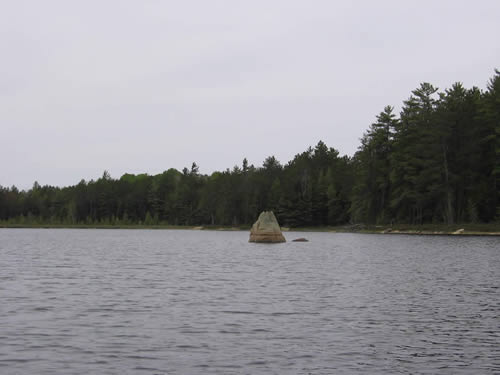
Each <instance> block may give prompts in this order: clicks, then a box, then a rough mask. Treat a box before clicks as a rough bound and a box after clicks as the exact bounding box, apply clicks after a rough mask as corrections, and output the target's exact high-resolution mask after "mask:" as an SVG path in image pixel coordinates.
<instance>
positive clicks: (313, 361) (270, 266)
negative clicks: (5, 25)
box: [0, 229, 500, 375]
mask: <svg viewBox="0 0 500 375" xmlns="http://www.w3.org/2000/svg"><path fill="white" fill-rule="evenodd" d="M285 236H286V237H287V239H288V240H289V241H290V240H291V239H293V238H297V237H307V238H308V239H309V240H310V242H307V243H297V242H296V243H292V242H287V243H285V244H274V245H267V244H252V243H248V242H247V241H248V233H247V232H216V231H187V230H185V231H182V230H179V231H176V230H91V229H87V230H66V229H56V230H49V229H40V230H37V229H0V374H3V375H4V374H273V373H274V374H361V373H365V374H392V373H394V374H396V373H397V374H401V373H411V374H427V373H428V374H437V373H439V374H460V373H463V374H494V373H496V374H498V373H500V319H499V314H500V289H499V287H500V237H457V236H406V235H367V234H336V233H292V232H288V233H285Z"/></svg>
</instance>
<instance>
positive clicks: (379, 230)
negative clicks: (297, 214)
mask: <svg viewBox="0 0 500 375" xmlns="http://www.w3.org/2000/svg"><path fill="white" fill-rule="evenodd" d="M250 228H251V227H250V226H246V225H245V226H243V225H242V226H237V227H235V226H217V225H214V226H211V225H205V226H195V225H162V224H158V225H144V224H127V225H123V224H120V225H111V224H7V223H0V229H136V230H140V229H147V230H210V231H249V230H250ZM281 229H282V231H283V232H285V233H286V232H325V233H359V234H400V235H401V234H406V235H422V236H500V224H464V225H453V226H446V225H439V224H436V225H421V226H419V225H393V226H364V225H347V226H336V227H334V226H332V227H299V228H288V227H282V228H281Z"/></svg>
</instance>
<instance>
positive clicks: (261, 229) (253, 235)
mask: <svg viewBox="0 0 500 375" xmlns="http://www.w3.org/2000/svg"><path fill="white" fill-rule="evenodd" d="M248 242H267V243H276V242H286V239H285V237H284V236H283V234H282V233H281V229H280V225H279V224H278V220H276V217H275V216H274V213H273V212H272V211H264V212H262V213H261V214H260V215H259V218H258V219H257V221H256V222H255V223H254V225H252V229H251V230H250V239H249V241H248Z"/></svg>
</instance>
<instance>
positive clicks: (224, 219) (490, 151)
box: [0, 70, 500, 227]
mask: <svg viewBox="0 0 500 375" xmlns="http://www.w3.org/2000/svg"><path fill="white" fill-rule="evenodd" d="M263 210H273V211H274V212H275V214H276V216H277V217H278V220H279V222H280V223H281V224H282V225H285V226H290V227H304V226H327V225H342V224H346V223H367V224H391V223H409V224H424V223H445V224H454V223H476V222H492V221H495V220H498V219H499V217H500V71H498V70H496V71H495V75H494V76H493V77H492V78H491V79H490V80H489V83H488V85H487V89H486V90H484V91H482V90H480V89H478V88H477V87H473V88H471V89H466V88H464V87H463V85H462V84H461V83H455V84H454V85H453V86H452V87H451V88H449V89H446V90H445V91H443V92H440V91H439V90H438V89H437V88H436V87H434V86H433V85H431V84H429V83H422V84H421V85H420V86H419V87H418V88H417V89H415V90H413V91H412V92H411V95H410V97H409V98H408V100H406V101H404V102H403V105H402V109H401V111H400V113H399V116H398V115H397V114H395V113H394V108H393V107H391V106H387V107H385V108H384V109H383V111H382V112H381V113H380V114H379V115H378V116H377V117H376V121H375V122H374V123H373V124H371V126H370V127H369V129H368V131H367V132H366V133H365V134H364V135H363V137H362V139H361V144H360V146H359V149H358V151H357V152H356V153H355V154H354V155H353V156H352V157H349V156H340V155H339V152H338V151H337V150H335V149H334V148H331V147H328V146H327V145H326V144H325V143H324V142H322V141H319V142H318V144H317V145H316V146H315V147H314V148H313V147H309V148H308V149H307V150H306V151H304V152H302V153H300V154H297V155H296V156H295V157H294V158H293V160H291V161H289V162H288V163H287V164H285V165H282V164H281V163H280V162H279V161H278V160H277V159H276V158H275V157H274V156H270V157H268V158H266V159H265V161H264V163H263V165H262V166H260V167H255V166H254V165H249V164H248V161H247V160H246V159H244V160H243V162H242V164H241V166H234V167H233V168H232V169H227V170H225V171H222V172H214V173H212V174H211V175H204V174H200V173H199V168H198V166H197V164H196V163H193V164H192V166H191V168H190V169H188V168H184V169H183V170H182V171H178V170H176V169H168V170H166V171H165V172H163V173H161V174H157V175H154V176H151V175H147V174H139V175H132V174H124V175H123V176H121V177H120V178H119V179H114V178H112V177H111V176H110V175H109V173H108V172H106V171H105V172H104V173H103V175H102V177H100V178H99V179H97V180H91V181H88V182H87V181H84V180H82V181H80V183H78V184H77V185H74V186H68V187H55V186H48V185H45V186H40V185H39V184H38V183H37V182H35V183H34V184H33V187H32V188H31V189H29V190H19V189H17V188H16V187H15V186H12V187H10V188H8V187H2V186H0V222H3V223H6V224H9V223H10V224H92V225H95V224H109V225H127V224H146V225H154V224H169V225H235V226H238V225H248V224H251V223H252V222H253V221H254V220H255V219H256V217H257V216H258V214H259V213H260V212H261V211H263Z"/></svg>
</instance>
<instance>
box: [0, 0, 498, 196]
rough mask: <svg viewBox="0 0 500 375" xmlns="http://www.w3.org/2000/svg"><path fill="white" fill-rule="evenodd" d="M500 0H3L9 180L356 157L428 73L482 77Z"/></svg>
mask: <svg viewBox="0 0 500 375" xmlns="http://www.w3.org/2000/svg"><path fill="white" fill-rule="evenodd" d="M499 15H500V1H498V0H491V1H481V0H476V1H469V0H467V1H457V0H454V1H437V0H432V1H412V2H410V1H401V0H394V1H313V0H311V1H306V0H303V1H291V0H283V1H273V0H266V1H256V0H252V1H248V0H245V1H243V0H242V1H237V0H227V1H216V0H199V1H160V0H158V1H123V0H119V1H118V0H116V1H102V0H101V1H89V0H85V1H67V0H62V1H50V0H45V1H37V0H33V1H22V0H16V1H8V0H5V1H2V0H0V53H1V55H0V132H1V133H0V160H1V163H0V185H3V186H11V185H13V184H15V185H16V186H18V187H21V188H29V187H31V185H32V184H33V182H34V181H35V180H37V181H38V182H39V183H40V184H42V185H45V184H49V185H59V186H66V185H72V184H75V183H78V182H79V181H80V179H82V178H84V179H86V180H90V179H92V178H93V179H96V178H98V177H100V176H101V175H102V173H103V171H104V170H108V171H109V172H110V173H111V176H112V177H116V178H117V177H120V176H121V175H122V174H123V173H126V172H128V173H149V174H156V173H160V172H162V171H163V170H166V169H168V168H171V167H173V168H177V169H179V170H181V169H182V168H183V167H188V168H189V167H190V166H191V163H192V162H193V161H195V162H196V163H197V164H198V165H199V166H200V171H201V172H202V173H211V172H213V171H215V170H224V169H226V168H232V167H233V166H234V165H235V164H238V165H241V161H242V160H243V158H244V157H246V158H248V160H249V162H250V163H251V164H254V165H256V166H260V165H261V164H262V162H263V160H264V159H265V158H266V157H267V156H270V155H275V156H276V157H277V158H278V160H280V161H281V162H282V163H286V162H287V161H289V160H290V159H291V158H293V156H294V155H295V154H297V153H299V152H302V151H304V150H305V149H306V148H307V147H308V146H314V145H315V144H316V143H317V142H318V141H319V140H320V139H321V140H323V141H324V142H325V143H326V144H327V145H328V146H330V147H334V148H336V149H337V150H339V151H340V153H341V154H348V155H352V154H353V153H354V152H355V151H356V149H357V147H358V145H359V138H360V137H361V136H362V134H363V132H364V131H365V130H366V129H367V128H368V127H369V125H370V124H371V123H372V122H373V121H374V119H375V116H376V115H377V114H378V113H379V112H380V111H381V110H382V109H383V107H384V106H385V105H388V104H389V105H393V106H395V107H396V109H399V108H400V106H401V103H402V101H403V100H405V99H407V98H408V96H409V94H410V92H411V90H413V89H415V88H416V87H417V86H418V85H419V84H420V83H421V82H424V81H427V82H431V83H432V84H434V85H435V86H437V87H439V88H440V89H445V88H448V87H450V86H451V85H452V83H454V82H456V81H461V82H463V83H464V85H465V86H466V87H472V86H478V87H480V88H481V89H484V88H485V87H486V84H487V81H488V79H489V78H490V77H492V76H493V74H494V69H495V68H500V42H499V36H500V21H499V19H500V18H499V17H500V16H499Z"/></svg>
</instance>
